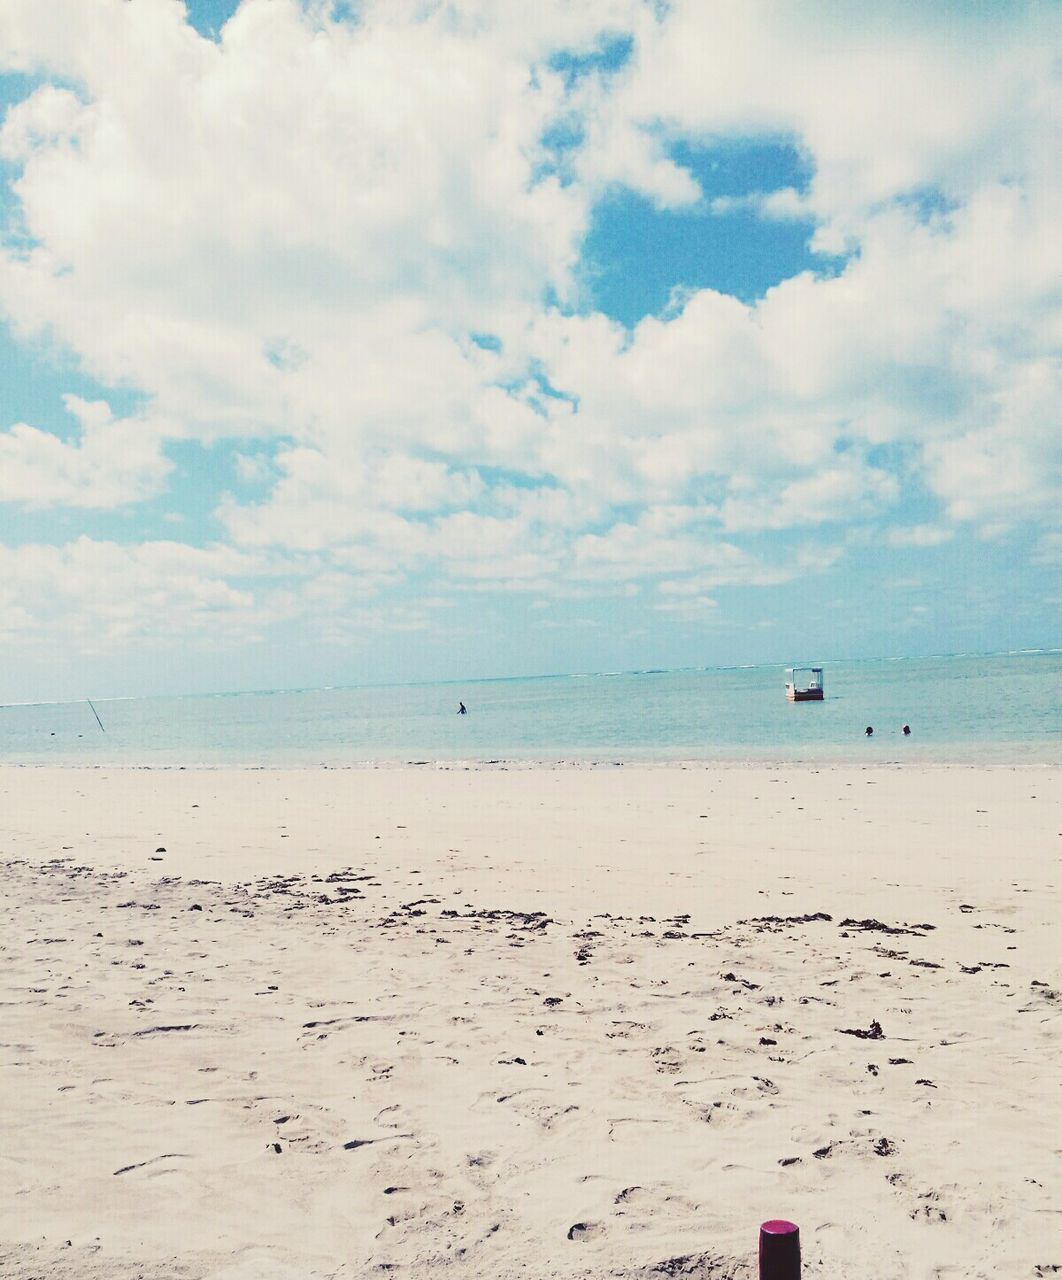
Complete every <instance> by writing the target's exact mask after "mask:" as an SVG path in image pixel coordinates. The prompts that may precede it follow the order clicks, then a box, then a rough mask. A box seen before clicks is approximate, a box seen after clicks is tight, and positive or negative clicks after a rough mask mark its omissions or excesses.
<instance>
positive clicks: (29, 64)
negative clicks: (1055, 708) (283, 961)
mask: <svg viewBox="0 0 1062 1280" xmlns="http://www.w3.org/2000/svg"><path fill="white" fill-rule="evenodd" d="M1060 36H1062V6H1059V5H1057V4H1050V3H1044V4H1021V3H1006V2H1005V0H997V2H995V3H993V2H991V0H984V2H982V3H978V2H975V0H966V2H963V3H959V2H958V0H955V2H950V0H947V2H946V0H937V2H935V3H933V4H931V5H927V4H922V3H916V2H915V0H908V2H905V3H890V2H888V0H882V2H881V3H876V4H874V5H856V4H848V3H844V2H842V0H834V2H833V3H820V2H818V0H801V2H800V3H787V2H786V0H770V2H769V3H767V2H764V3H759V2H757V0H578V2H576V0H452V2H444V0H242V3H239V4H237V0H187V3H186V4H185V3H182V2H181V0H0V73H2V75H0V111H2V113H3V122H2V127H0V641H2V645H3V649H2V652H3V653H4V655H5V660H4V662H3V664H2V670H0V700H15V699H37V698H42V699H43V698H63V697H81V696H84V695H85V694H89V695H92V694H97V695H99V696H105V695H110V694H121V693H142V692H179V691H196V690H208V689H227V688H262V687H292V686H304V685H314V684H336V683H343V684H349V683H360V682H365V681H390V680H418V679H436V678H451V677H456V678H468V677H474V676H477V675H482V676H489V675H504V674H532V673H538V672H550V671H586V670H613V669H621V668H622V669H628V668H639V667H650V666H651V667H663V666H687V665H696V666H705V665H715V664H730V663H740V662H759V661H778V662H785V661H786V660H790V661H792V660H794V659H797V660H801V659H811V658H823V659H828V658H830V657H838V656H845V655H848V656H874V655H883V654H921V653H938V652H949V651H964V650H965V651H985V650H996V649H1008V648H1019V647H1025V646H1045V645H1050V644H1056V643H1058V641H1059V637H1060V634H1062V628H1060V626H1059V622H1060V618H1062V585H1060V578H1062V433H1060V431H1059V406H1060V404H1062V397H1060V391H1062V363H1060V355H1059V351H1060V344H1062V237H1060V235H1059V227H1060V226H1062V168H1060V165H1059V158H1058V157H1059V146H1058V144H1059V136H1060V135H1059V125H1060V117H1062V109H1060V108H1062V58H1060V53H1059V50H1060V47H1062V46H1060Z"/></svg>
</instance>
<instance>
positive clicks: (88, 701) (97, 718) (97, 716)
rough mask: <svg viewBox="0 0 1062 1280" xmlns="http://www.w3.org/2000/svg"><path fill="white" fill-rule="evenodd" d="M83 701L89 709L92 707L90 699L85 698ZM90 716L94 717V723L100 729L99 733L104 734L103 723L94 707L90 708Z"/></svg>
mask: <svg viewBox="0 0 1062 1280" xmlns="http://www.w3.org/2000/svg"><path fill="white" fill-rule="evenodd" d="M85 701H86V702H87V703H88V704H89V706H90V707H92V699H91V698H86V699H85ZM92 714H93V715H94V716H95V717H96V723H97V724H98V725H99V727H100V733H106V732H107V730H106V729H105V728H104V727H103V721H102V720H101V719H100V713H99V712H98V711H97V710H96V708H95V707H92Z"/></svg>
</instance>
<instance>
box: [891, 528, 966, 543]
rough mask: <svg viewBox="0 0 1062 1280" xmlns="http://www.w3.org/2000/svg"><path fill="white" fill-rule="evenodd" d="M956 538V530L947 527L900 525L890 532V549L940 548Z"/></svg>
mask: <svg viewBox="0 0 1062 1280" xmlns="http://www.w3.org/2000/svg"><path fill="white" fill-rule="evenodd" d="M954 537H955V530H954V529H949V528H948V527H946V526H945V525H939V524H915V525H910V526H908V527H904V526H902V525H898V526H897V527H896V528H894V529H890V530H889V533H888V543H889V546H890V547H939V546H940V545H941V543H944V542H950V541H951V539H952V538H954Z"/></svg>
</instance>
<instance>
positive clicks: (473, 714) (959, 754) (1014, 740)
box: [0, 651, 1062, 766]
mask: <svg viewBox="0 0 1062 1280" xmlns="http://www.w3.org/2000/svg"><path fill="white" fill-rule="evenodd" d="M825 666H826V674H825V682H826V699H825V701H824V702H821V703H802V704H797V705H793V704H790V703H788V702H786V700H785V697H784V693H783V680H784V675H783V668H782V667H781V666H763V667H751V668H740V669H711V670H703V671H663V672H637V673H622V674H616V675H586V676H548V677H541V678H537V679H518V680H486V681H468V682H465V683H462V684H453V683H447V684H430V685H429V684H425V685H402V686H391V687H371V688H353V689H308V690H298V691H288V692H272V693H234V694H218V695H205V696H202V695H198V696H190V697H178V698H173V697H168V698H131V699H125V700H117V701H101V702H97V703H96V708H97V710H98V711H99V714H100V717H101V718H102V720H103V723H104V725H105V729H106V731H105V732H101V731H100V729H99V728H98V726H97V724H96V721H95V720H94V718H93V716H92V712H91V710H90V709H89V707H88V705H87V704H86V703H83V702H80V703H62V704H46V705H37V706H9V707H0V760H2V761H5V762H7V763H25V764H43V763H79V764H97V763H99V764H104V763H108V764H109V763H128V764H141V765H159V766H162V765H167V766H175V765H189V766H190V765H197V764H207V765H222V764H242V765H271V766H276V765H285V764H290V765H315V764H330V765H343V764H354V763H358V762H363V761H379V762H404V761H410V760H425V761H430V762H433V761H446V760H468V761H484V760H549V761H554V760H572V761H596V760H609V761H611V760H623V761H637V760H648V761H655V760H720V761H734V760H737V761H740V760H750V761H774V760H779V761H800V760H807V761H822V762H826V761H829V760H855V761H860V762H862V761H886V760H903V759H907V760H916V761H927V762H932V761H941V762H948V761H986V762H991V761H994V762H1003V763H1006V762H1011V761H1012V762H1014V763H1062V651H1052V652H1037V653H1027V654H1008V655H1001V656H991V657H965V656H963V657H943V658H917V659H914V658H912V659H893V660H878V661H869V662H867V661H864V662H831V663H827V664H825ZM459 699H460V700H463V701H464V702H465V704H466V705H467V707H468V710H469V714H468V715H466V716H459V715H457V714H456V712H457V705H458V701H459ZM905 722H907V723H909V724H910V725H911V728H912V734H911V736H910V737H909V738H904V737H902V736H901V734H900V727H901V726H902V725H903V724H904V723H905ZM868 724H869V725H873V726H874V730H875V733H874V736H873V738H871V739H867V738H866V737H865V736H864V732H863V730H864V728H865V726H866V725H868Z"/></svg>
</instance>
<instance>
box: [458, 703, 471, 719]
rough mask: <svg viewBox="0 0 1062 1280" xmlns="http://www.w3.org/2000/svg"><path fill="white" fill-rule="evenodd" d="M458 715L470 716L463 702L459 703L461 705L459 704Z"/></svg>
mask: <svg viewBox="0 0 1062 1280" xmlns="http://www.w3.org/2000/svg"><path fill="white" fill-rule="evenodd" d="M457 714H458V715H459V716H467V715H468V708H467V707H466V706H465V704H464V703H463V702H459V703H458V704H457Z"/></svg>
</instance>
